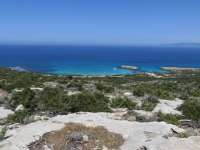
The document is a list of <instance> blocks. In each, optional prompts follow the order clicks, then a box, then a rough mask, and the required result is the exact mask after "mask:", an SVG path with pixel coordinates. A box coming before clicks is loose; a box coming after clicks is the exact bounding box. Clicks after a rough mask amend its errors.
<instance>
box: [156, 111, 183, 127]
mask: <svg viewBox="0 0 200 150" xmlns="http://www.w3.org/2000/svg"><path fill="white" fill-rule="evenodd" d="M158 117H159V121H165V122H167V123H170V124H174V125H179V120H180V119H181V118H182V116H179V115H173V114H163V113H159V114H158Z"/></svg>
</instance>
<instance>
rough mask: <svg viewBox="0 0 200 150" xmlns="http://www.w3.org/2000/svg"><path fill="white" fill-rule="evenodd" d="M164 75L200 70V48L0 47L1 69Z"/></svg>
mask: <svg viewBox="0 0 200 150" xmlns="http://www.w3.org/2000/svg"><path fill="white" fill-rule="evenodd" d="M121 65H133V66H138V67H139V70H138V71H139V72H162V70H160V67H162V66H178V67H200V48H189V47H187V48H177V47H176V48H175V47H123V46H118V47H117V46H116V47H115V46H41V45H40V46H39V45H38V46H30V45H29V46H19V45H17V46H16V45H10V46H8V45H6V46H5V45H1V46H0V66H1V67H16V66H18V67H22V68H24V69H26V70H29V71H36V72H43V73H53V74H59V75H114V74H132V73H135V72H138V71H134V72H132V71H128V70H123V69H118V68H117V67H118V66H121Z"/></svg>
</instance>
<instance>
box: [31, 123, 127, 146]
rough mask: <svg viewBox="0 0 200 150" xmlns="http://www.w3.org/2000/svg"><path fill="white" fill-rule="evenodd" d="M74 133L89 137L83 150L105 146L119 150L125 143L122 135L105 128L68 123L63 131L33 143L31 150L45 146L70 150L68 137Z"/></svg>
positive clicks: (48, 134)
mask: <svg viewBox="0 0 200 150" xmlns="http://www.w3.org/2000/svg"><path fill="white" fill-rule="evenodd" d="M74 132H80V133H83V134H84V135H87V136H88V141H87V142H82V143H81V144H82V147H83V148H82V150H93V149H94V148H97V147H98V150H102V149H103V146H106V147H107V148H108V149H110V150H111V149H112V150H119V149H120V146H121V145H122V144H123V143H124V139H123V137H122V136H121V135H119V134H116V133H112V132H109V131H108V130H107V129H105V128H104V127H101V126H99V127H86V126H84V125H81V124H77V123H76V124H75V123H68V124H66V126H65V127H64V128H63V129H61V130H59V131H55V132H50V133H47V134H45V135H44V136H43V137H42V139H41V140H40V141H37V142H34V143H32V144H31V145H30V150H42V149H43V148H42V147H43V146H44V145H52V150H68V149H66V145H67V139H66V136H69V135H70V134H71V133H74Z"/></svg>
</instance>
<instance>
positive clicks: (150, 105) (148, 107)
mask: <svg viewBox="0 0 200 150" xmlns="http://www.w3.org/2000/svg"><path fill="white" fill-rule="evenodd" d="M158 103H159V101H158V98H157V97H155V96H148V97H147V98H146V99H145V100H144V102H143V104H142V107H141V109H143V110H145V111H152V110H153V109H154V108H155V107H156V105H157V104H158Z"/></svg>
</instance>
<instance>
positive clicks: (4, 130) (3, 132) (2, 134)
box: [0, 127, 7, 142]
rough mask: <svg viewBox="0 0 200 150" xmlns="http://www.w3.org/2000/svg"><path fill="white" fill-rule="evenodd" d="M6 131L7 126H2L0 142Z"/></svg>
mask: <svg viewBox="0 0 200 150" xmlns="http://www.w3.org/2000/svg"><path fill="white" fill-rule="evenodd" d="M6 132H7V128H6V127H3V128H2V129H0V142H1V141H2V140H4V138H5V135H6Z"/></svg>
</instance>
